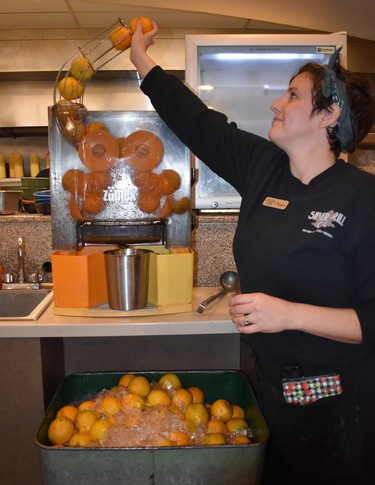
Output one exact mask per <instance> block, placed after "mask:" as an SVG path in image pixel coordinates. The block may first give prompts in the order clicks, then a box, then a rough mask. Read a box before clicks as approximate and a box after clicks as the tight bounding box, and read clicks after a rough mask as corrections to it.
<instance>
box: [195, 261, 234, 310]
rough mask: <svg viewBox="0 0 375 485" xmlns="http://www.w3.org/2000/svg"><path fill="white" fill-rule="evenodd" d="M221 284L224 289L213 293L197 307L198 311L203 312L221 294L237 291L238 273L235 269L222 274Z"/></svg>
mask: <svg viewBox="0 0 375 485" xmlns="http://www.w3.org/2000/svg"><path fill="white" fill-rule="evenodd" d="M220 285H221V286H222V288H223V289H222V290H220V291H219V292H218V293H216V294H215V295H212V296H210V297H209V298H207V299H206V300H204V301H202V302H201V303H200V304H199V306H198V308H197V312H198V313H203V312H204V311H205V309H206V308H207V305H209V304H210V303H211V302H213V301H214V300H216V299H217V298H220V297H221V296H223V295H225V294H226V293H229V292H231V291H236V290H237V287H238V274H237V273H236V272H235V271H225V272H224V273H223V274H222V275H221V276H220Z"/></svg>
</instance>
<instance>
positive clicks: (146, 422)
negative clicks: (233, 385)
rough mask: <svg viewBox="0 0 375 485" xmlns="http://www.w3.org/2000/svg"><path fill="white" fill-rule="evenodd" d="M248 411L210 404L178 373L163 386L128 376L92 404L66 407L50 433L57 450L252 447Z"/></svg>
mask: <svg viewBox="0 0 375 485" xmlns="http://www.w3.org/2000/svg"><path fill="white" fill-rule="evenodd" d="M248 435H249V425H248V423H247V421H246V420H245V412H244V409H243V408H242V407H241V406H239V405H238V404H233V403H231V402H229V401H228V400H227V399H224V398H223V399H217V400H216V401H214V402H213V403H211V404H207V403H205V395H204V391H203V390H202V389H201V388H200V387H198V386H192V387H187V388H184V387H183V386H182V382H181V380H180V378H179V377H178V375H177V374H174V373H166V374H163V375H162V377H161V378H160V379H159V381H158V382H150V381H149V379H148V378H147V377H145V376H143V375H134V374H130V373H129V374H125V375H123V376H122V377H121V379H120V380H119V382H118V385H117V386H115V387H113V388H112V389H110V390H103V391H101V392H100V393H98V394H97V395H96V396H95V397H94V398H93V399H92V400H86V401H84V402H81V403H80V404H78V405H72V404H67V405H66V406H63V407H62V408H61V409H59V411H58V412H57V414H56V418H55V419H54V420H53V421H52V423H51V424H50V426H49V430H48V438H49V440H50V441H51V443H52V444H53V445H55V446H69V447H132V448H133V447H150V446H157V447H160V446H202V445H208V446H212V445H238V444H249V443H251V440H250V438H249V436H248Z"/></svg>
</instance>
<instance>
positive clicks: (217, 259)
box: [0, 214, 237, 287]
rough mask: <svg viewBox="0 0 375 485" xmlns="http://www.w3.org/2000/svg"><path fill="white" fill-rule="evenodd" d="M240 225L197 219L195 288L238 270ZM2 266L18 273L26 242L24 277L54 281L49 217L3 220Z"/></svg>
mask: <svg viewBox="0 0 375 485" xmlns="http://www.w3.org/2000/svg"><path fill="white" fill-rule="evenodd" d="M236 225H237V216H236V215H222V214H221V215H216V216H214V215H213V216H211V215H205V216H198V217H197V218H196V226H195V228H194V230H193V232H192V248H193V249H194V252H195V257H194V286H203V287H205V286H219V278H220V275H221V273H223V272H224V271H228V270H235V269H236V268H235V264H234V261H233V256H232V240H233V236H234V232H235V230H236ZM0 233H1V240H0V264H2V265H3V267H4V272H5V273H6V272H13V273H17V271H18V270H17V266H18V263H17V240H18V238H19V237H23V238H24V244H25V273H26V275H30V274H31V273H33V272H35V271H38V272H41V273H42V274H43V275H44V278H45V281H51V276H52V275H51V273H50V272H49V263H50V261H51V254H52V227H51V217H50V216H40V215H30V214H25V215H21V214H19V215H14V216H0Z"/></svg>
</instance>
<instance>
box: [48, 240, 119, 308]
mask: <svg viewBox="0 0 375 485" xmlns="http://www.w3.org/2000/svg"><path fill="white" fill-rule="evenodd" d="M117 248H118V247H117V246H111V247H108V246H87V247H85V248H83V249H81V250H79V251H55V252H54V253H53V254H52V277H53V291H54V300H55V306H56V307H61V308H90V307H91V306H94V305H100V304H102V303H105V302H107V301H108V292H107V279H106V274H105V263H104V254H103V253H104V251H107V250H108V249H117Z"/></svg>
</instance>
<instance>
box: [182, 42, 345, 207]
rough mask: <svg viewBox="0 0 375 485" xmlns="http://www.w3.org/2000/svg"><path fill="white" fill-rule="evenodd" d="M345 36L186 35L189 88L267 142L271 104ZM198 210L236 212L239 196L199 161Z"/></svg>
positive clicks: (343, 52)
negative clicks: (294, 78) (293, 78)
mask: <svg viewBox="0 0 375 485" xmlns="http://www.w3.org/2000/svg"><path fill="white" fill-rule="evenodd" d="M340 46H342V47H343V49H342V61H343V63H344V65H345V64H346V34H344V33H343V34H326V35H310V34H306V35H190V36H189V35H188V36H186V82H187V83H188V84H189V85H190V86H191V87H192V88H193V89H194V90H195V91H196V92H197V93H198V96H199V97H200V98H201V99H202V101H203V102H205V103H206V104H207V105H208V106H209V107H211V108H213V109H216V110H218V111H221V112H223V113H225V114H226V115H227V117H228V119H229V121H233V122H235V123H236V124H237V126H238V127H239V128H241V129H244V130H247V131H250V132H253V133H256V134H258V135H261V136H263V137H266V138H267V137H268V130H269V128H270V126H271V121H272V116H273V114H272V112H271V104H272V102H273V101H275V100H276V99H278V98H279V97H280V96H281V95H282V94H283V93H284V92H285V90H286V89H287V87H288V84H289V81H290V78H291V76H292V75H293V74H294V73H295V72H296V71H297V69H298V68H299V67H300V66H301V65H303V64H305V63H306V62H310V61H311V62H317V63H320V64H325V63H327V62H328V59H329V57H330V56H331V54H332V53H333V52H334V51H335V50H336V48H338V47H340ZM194 164H195V168H196V169H197V170H196V172H197V174H198V176H197V183H196V184H195V186H194V193H193V206H194V208H196V209H201V210H205V209H206V210H207V209H210V210H211V209H219V210H224V209H238V208H239V207H240V203H241V198H240V196H239V194H238V192H237V191H236V190H235V189H234V188H233V187H232V186H231V185H230V184H228V183H227V182H225V181H224V180H223V179H221V178H220V177H218V176H217V175H216V174H214V173H213V172H212V171H211V170H210V169H209V168H208V167H207V166H206V165H205V164H204V163H202V162H201V161H200V160H199V159H197V158H196V159H195V160H194Z"/></svg>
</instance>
